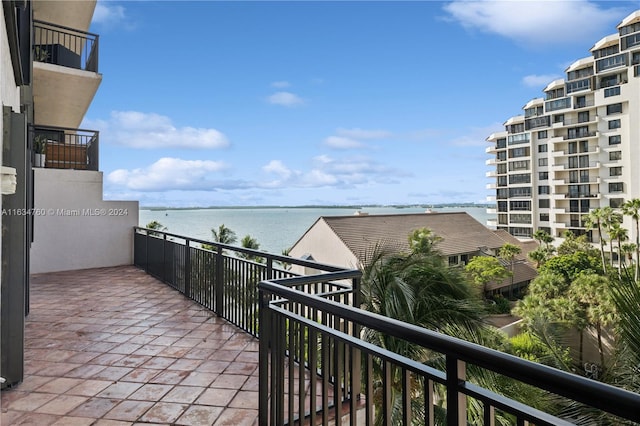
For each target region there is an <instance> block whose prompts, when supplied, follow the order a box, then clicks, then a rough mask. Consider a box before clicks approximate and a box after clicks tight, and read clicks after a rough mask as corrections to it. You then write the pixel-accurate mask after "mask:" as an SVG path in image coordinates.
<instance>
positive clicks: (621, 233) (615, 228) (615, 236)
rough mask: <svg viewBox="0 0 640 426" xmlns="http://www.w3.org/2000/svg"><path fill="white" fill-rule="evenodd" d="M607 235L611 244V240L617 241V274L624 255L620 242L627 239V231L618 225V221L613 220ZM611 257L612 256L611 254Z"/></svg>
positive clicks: (620, 269)
mask: <svg viewBox="0 0 640 426" xmlns="http://www.w3.org/2000/svg"><path fill="white" fill-rule="evenodd" d="M609 237H610V238H611V242H612V244H611V246H613V241H614V240H615V241H616V242H617V246H618V274H621V273H622V263H623V262H624V260H623V259H624V255H623V254H622V242H623V241H626V240H628V239H629V231H628V230H627V229H626V228H623V227H622V225H620V222H614V223H613V224H612V225H611V228H610V229H609ZM611 259H613V256H611Z"/></svg>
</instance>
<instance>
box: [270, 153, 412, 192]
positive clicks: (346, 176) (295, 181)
mask: <svg viewBox="0 0 640 426" xmlns="http://www.w3.org/2000/svg"><path fill="white" fill-rule="evenodd" d="M263 171H265V172H267V173H268V174H273V175H276V178H275V179H273V180H271V181H266V182H263V183H261V185H262V187H263V188H271V189H274V188H321V187H335V188H340V189H344V188H348V187H354V186H356V185H365V184H371V185H375V184H377V183H389V182H395V181H397V179H398V178H399V177H405V176H408V175H409V174H408V173H407V172H405V171H402V170H395V169H392V168H390V167H387V166H383V165H381V164H378V163H377V162H376V161H375V160H372V159H370V158H366V157H351V158H343V159H334V158H331V157H329V156H327V155H320V156H317V157H315V158H314V159H313V161H312V166H311V169H310V170H309V171H306V172H302V171H299V170H292V169H290V168H288V167H287V166H285V165H284V164H283V163H282V162H281V161H280V160H272V161H271V162H270V163H269V164H267V165H266V166H264V167H263Z"/></svg>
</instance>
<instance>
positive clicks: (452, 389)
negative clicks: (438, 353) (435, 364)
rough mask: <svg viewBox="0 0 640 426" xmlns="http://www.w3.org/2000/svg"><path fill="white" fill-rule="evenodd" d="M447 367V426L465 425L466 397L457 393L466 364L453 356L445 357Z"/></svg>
mask: <svg viewBox="0 0 640 426" xmlns="http://www.w3.org/2000/svg"><path fill="white" fill-rule="evenodd" d="M446 367H447V382H446V383H447V425H449V426H464V425H466V424H467V397H466V396H465V394H463V393H462V392H459V390H458V389H459V387H460V386H461V385H462V384H464V381H465V380H466V364H465V363H464V362H463V361H460V360H459V359H458V358H456V357H455V356H453V355H447V356H446Z"/></svg>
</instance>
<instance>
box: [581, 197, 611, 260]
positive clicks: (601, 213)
mask: <svg viewBox="0 0 640 426" xmlns="http://www.w3.org/2000/svg"><path fill="white" fill-rule="evenodd" d="M618 220H619V218H618V216H617V215H616V213H615V212H614V211H613V209H612V208H611V207H609V206H607V207H598V208H596V209H593V210H591V211H590V212H589V214H588V215H586V217H585V220H584V224H585V226H586V228H587V229H589V230H592V229H595V230H597V231H598V239H599V242H600V256H601V259H602V269H603V270H604V271H605V272H606V271H607V260H606V256H605V254H604V246H605V245H606V244H607V240H606V238H605V234H606V232H605V231H606V230H608V229H610V228H611V226H612V224H613V223H615V222H616V221H618ZM612 260H613V259H612Z"/></svg>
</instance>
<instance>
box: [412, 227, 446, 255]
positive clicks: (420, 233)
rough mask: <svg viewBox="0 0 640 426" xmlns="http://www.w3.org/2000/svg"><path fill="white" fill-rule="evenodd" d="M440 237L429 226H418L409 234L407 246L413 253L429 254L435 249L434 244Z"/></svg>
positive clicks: (440, 239)
mask: <svg viewBox="0 0 640 426" xmlns="http://www.w3.org/2000/svg"><path fill="white" fill-rule="evenodd" d="M440 241H442V238H441V237H439V236H437V235H436V234H434V233H433V231H432V230H431V229H429V228H418V229H416V230H415V231H413V232H412V233H411V234H409V248H410V249H411V251H412V252H414V253H422V254H430V253H433V252H435V251H436V249H435V245H436V244H437V243H438V242H440Z"/></svg>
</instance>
